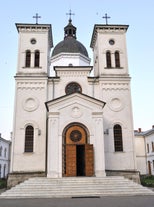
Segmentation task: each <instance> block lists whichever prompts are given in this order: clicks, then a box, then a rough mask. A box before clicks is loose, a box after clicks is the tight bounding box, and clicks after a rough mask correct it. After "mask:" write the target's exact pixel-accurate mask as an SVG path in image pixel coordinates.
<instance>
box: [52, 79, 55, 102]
mask: <svg viewBox="0 0 154 207" xmlns="http://www.w3.org/2000/svg"><path fill="white" fill-rule="evenodd" d="M54 98H55V82H54V79H53V78H52V99H54Z"/></svg>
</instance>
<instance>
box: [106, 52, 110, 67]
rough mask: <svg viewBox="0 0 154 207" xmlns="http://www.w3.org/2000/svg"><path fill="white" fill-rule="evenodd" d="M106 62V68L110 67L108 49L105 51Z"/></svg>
mask: <svg viewBox="0 0 154 207" xmlns="http://www.w3.org/2000/svg"><path fill="white" fill-rule="evenodd" d="M106 64H107V68H111V53H110V51H107V52H106Z"/></svg>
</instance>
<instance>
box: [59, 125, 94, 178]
mask: <svg viewBox="0 0 154 207" xmlns="http://www.w3.org/2000/svg"><path fill="white" fill-rule="evenodd" d="M88 137H89V133H88V129H87V128H86V127H85V126H84V125H83V124H81V123H71V124H69V125H68V126H67V127H65V129H64V131H63V153H62V154H63V158H62V159H63V176H87V175H88V176H91V175H93V145H90V144H88Z"/></svg>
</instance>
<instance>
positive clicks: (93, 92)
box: [92, 77, 96, 97]
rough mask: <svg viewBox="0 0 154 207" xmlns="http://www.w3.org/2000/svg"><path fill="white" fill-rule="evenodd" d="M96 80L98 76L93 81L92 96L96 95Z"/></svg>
mask: <svg viewBox="0 0 154 207" xmlns="http://www.w3.org/2000/svg"><path fill="white" fill-rule="evenodd" d="M95 82H96V77H95V78H94V81H93V88H92V96H93V97H94V96H95V90H94V84H95Z"/></svg>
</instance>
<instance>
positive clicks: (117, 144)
mask: <svg viewBox="0 0 154 207" xmlns="http://www.w3.org/2000/svg"><path fill="white" fill-rule="evenodd" d="M113 132H114V149H115V152H121V151H123V143H122V128H121V126H120V125H119V124H116V125H114V128H113Z"/></svg>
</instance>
